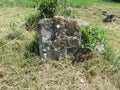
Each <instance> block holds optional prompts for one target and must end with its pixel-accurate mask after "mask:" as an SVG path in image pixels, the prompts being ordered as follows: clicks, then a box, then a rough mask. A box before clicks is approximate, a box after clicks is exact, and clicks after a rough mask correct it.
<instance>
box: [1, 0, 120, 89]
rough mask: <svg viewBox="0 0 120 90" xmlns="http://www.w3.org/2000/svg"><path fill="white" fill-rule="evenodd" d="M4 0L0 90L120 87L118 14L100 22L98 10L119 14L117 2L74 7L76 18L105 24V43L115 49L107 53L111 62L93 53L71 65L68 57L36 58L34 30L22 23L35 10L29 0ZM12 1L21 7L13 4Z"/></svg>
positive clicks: (99, 11) (2, 1) (119, 9)
mask: <svg viewBox="0 0 120 90" xmlns="http://www.w3.org/2000/svg"><path fill="white" fill-rule="evenodd" d="M5 1H7V0H1V1H0V3H1V5H2V6H4V7H1V8H0V12H1V14H0V90H44V89H46V90H64V89H66V90H119V89H120V61H119V60H120V54H119V51H120V48H119V45H120V39H119V37H120V31H119V27H120V21H119V18H118V19H117V21H115V22H112V23H103V22H102V19H103V18H104V16H103V15H102V14H101V12H102V11H104V10H105V11H109V12H113V13H115V14H117V15H120V7H119V6H117V5H118V4H116V6H115V7H114V4H113V5H112V3H111V5H109V4H107V5H106V4H103V5H102V4H98V3H97V5H91V4H89V5H90V6H89V7H80V8H73V10H74V11H73V12H74V13H73V15H74V16H75V18H81V19H83V20H85V21H87V22H88V23H89V24H92V25H99V26H101V27H104V28H106V30H107V33H108V39H109V40H108V42H107V43H108V44H109V45H110V46H111V47H112V48H114V49H115V51H112V53H113V54H115V56H113V57H109V56H110V55H111V53H107V55H108V57H109V59H110V62H111V58H112V60H114V61H112V64H111V63H109V61H107V60H106V59H104V58H103V57H102V56H100V55H97V54H95V55H94V56H93V58H91V59H90V60H88V61H85V62H82V63H81V62H79V63H75V64H74V65H73V64H71V62H72V61H71V60H67V61H55V60H41V59H39V57H38V56H37V55H36V54H34V53H33V52H34V51H33V49H34V47H32V46H33V45H34V44H35V35H36V32H35V31H27V30H26V29H25V27H23V24H24V23H25V22H26V17H31V15H33V14H35V13H36V11H35V10H34V9H33V8H29V7H28V6H29V5H28V6H27V7H26V3H27V1H28V0H24V1H22V0H19V1H18V2H19V4H10V3H8V2H5ZM11 1H12V0H11ZM16 1H17V0H16ZM29 1H30V0H29ZM84 1H85V0H84ZM84 1H83V2H84ZM87 1H88V0H86V1H85V2H87ZM96 1H97V0H96ZM9 2H10V0H9ZM18 2H16V3H18ZM23 2H24V4H22V3H23ZM25 2H26V3H25ZM77 2H79V1H78V0H77V1H76V3H77ZM85 2H84V3H85ZM20 3H21V4H20ZM89 3H91V2H89ZM5 4H6V5H5ZM14 5H15V6H21V7H13V6H14ZM79 5H80V4H79ZM105 5H106V6H105ZM6 6H12V7H6ZM22 6H25V7H22ZM11 11H12V12H11ZM90 11H91V12H90ZM30 21H31V19H30ZM109 50H112V49H109V48H108V51H107V52H109ZM35 52H36V51H35ZM110 52H111V51H110ZM114 52H117V53H114ZM113 54H112V55H113Z"/></svg>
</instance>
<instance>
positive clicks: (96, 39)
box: [81, 26, 106, 52]
mask: <svg viewBox="0 0 120 90" xmlns="http://www.w3.org/2000/svg"><path fill="white" fill-rule="evenodd" d="M81 39H82V42H81V43H82V45H81V48H82V49H85V50H86V51H87V52H90V51H93V50H94V48H95V47H96V45H98V44H104V42H105V40H106V37H105V30H104V29H102V28H100V27H96V26H82V38H81Z"/></svg>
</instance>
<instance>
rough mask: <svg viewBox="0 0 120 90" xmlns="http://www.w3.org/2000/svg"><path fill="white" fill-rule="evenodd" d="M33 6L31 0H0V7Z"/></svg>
mask: <svg viewBox="0 0 120 90" xmlns="http://www.w3.org/2000/svg"><path fill="white" fill-rule="evenodd" d="M8 6H9V7H14V6H17V7H33V6H34V2H33V0H0V7H8Z"/></svg>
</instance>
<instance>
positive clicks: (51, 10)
mask: <svg viewBox="0 0 120 90" xmlns="http://www.w3.org/2000/svg"><path fill="white" fill-rule="evenodd" d="M35 3H36V6H37V7H38V10H39V11H40V18H51V17H53V16H54V15H55V11H56V7H57V0H37V1H35Z"/></svg>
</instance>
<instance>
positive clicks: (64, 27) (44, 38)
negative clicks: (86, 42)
mask: <svg viewBox="0 0 120 90" xmlns="http://www.w3.org/2000/svg"><path fill="white" fill-rule="evenodd" d="M80 41H81V30H80V28H79V26H78V24H77V22H76V21H75V20H73V19H64V17H61V16H56V17H54V18H50V19H42V20H40V21H39V23H38V46H39V53H40V57H41V58H50V59H57V60H60V59H66V58H67V56H72V55H73V54H74V52H75V51H76V50H77V49H79V47H80Z"/></svg>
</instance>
